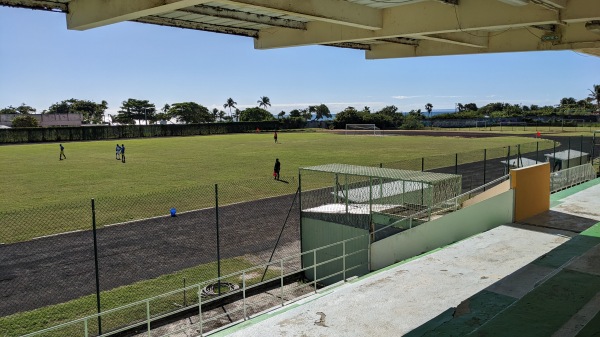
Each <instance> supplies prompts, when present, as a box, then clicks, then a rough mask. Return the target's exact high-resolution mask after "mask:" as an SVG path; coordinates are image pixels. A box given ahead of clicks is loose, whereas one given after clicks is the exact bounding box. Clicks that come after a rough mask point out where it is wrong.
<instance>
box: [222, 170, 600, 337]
mask: <svg viewBox="0 0 600 337" xmlns="http://www.w3.org/2000/svg"><path fill="white" fill-rule="evenodd" d="M584 188H585V189H584ZM597 195H600V185H599V184H598V182H595V183H593V184H589V185H588V186H584V187H581V186H580V187H576V188H575V189H573V190H572V192H571V193H562V194H555V195H553V205H555V206H554V207H553V208H552V209H551V211H549V212H547V213H545V214H541V215H539V216H537V217H534V218H532V219H528V220H527V221H525V222H524V223H521V224H511V225H505V226H500V227H498V228H495V229H493V230H490V231H487V232H485V233H481V234H479V235H476V236H473V237H471V238H468V239H466V240H463V241H461V242H458V243H456V244H454V245H451V246H448V247H445V248H444V249H441V250H438V251H435V252H433V253H431V254H428V255H425V256H422V257H420V258H417V259H415V260H412V261H410V262H406V263H398V264H395V265H393V266H390V267H388V268H386V269H384V270H382V271H378V272H376V273H372V274H369V275H366V276H364V277H362V278H360V279H357V280H354V281H352V282H348V283H346V284H343V285H342V286H338V287H333V288H329V289H324V290H322V292H321V293H319V294H317V295H314V296H311V297H308V298H305V299H303V300H301V301H299V302H297V303H295V304H293V305H290V306H286V307H283V308H280V309H278V310H275V311H273V312H270V313H267V314H264V315H261V316H258V317H256V318H254V319H251V320H249V321H247V322H244V323H241V324H238V325H236V326H233V327H231V328H229V329H226V330H223V331H219V332H216V333H214V334H212V336H261V337H262V336H399V335H404V334H407V333H410V332H411V331H413V333H411V335H415V336H416V335H427V333H426V332H423V333H421V332H419V331H418V330H419V329H423V327H427V326H428V325H432V324H433V323H435V322H436V320H438V321H439V320H442V318H444V317H446V318H445V319H444V320H445V321H449V320H452V319H453V318H456V317H457V316H460V314H459V311H460V310H459V309H460V308H464V307H465V303H468V301H469V299H471V300H472V301H473V303H474V302H475V299H476V298H477V296H482V295H481V294H484V295H485V296H487V297H485V298H492V297H494V296H496V297H498V301H499V303H500V302H502V301H504V302H502V303H504V304H502V305H504V306H505V307H503V308H502V309H501V313H502V314H504V315H500V314H498V315H499V317H500V318H499V319H495V317H496V315H497V314H494V315H492V316H493V317H494V320H492V321H491V323H490V324H487V323H486V324H487V325H486V324H483V328H482V330H483V332H482V333H483V334H474V335H481V336H483V335H485V333H486V332H485V331H486V329H488V330H490V329H491V330H490V331H498V330H494V329H497V326H500V327H502V329H504V330H506V331H509V332H506V334H505V335H507V336H508V335H509V333H514V331H513V332H510V331H511V330H510V329H506V326H502V324H505V325H506V324H511V325H515V324H516V322H514V321H515V320H518V319H520V318H519V317H521V316H523V315H522V314H519V312H518V310H517V309H519V304H521V303H522V302H523V301H521V302H519V299H521V298H523V297H525V296H530V297H531V296H532V294H533V293H535V292H534V291H532V290H533V289H535V288H536V287H538V286H539V285H540V284H544V283H546V282H549V283H548V284H549V285H548V287H550V286H552V287H556V285H554V284H550V283H551V282H552V281H554V280H555V279H558V278H559V277H558V276H556V275H557V274H558V273H560V272H562V271H563V269H568V270H567V271H568V272H570V273H575V274H577V273H580V274H581V275H587V276H589V277H596V276H598V275H600V262H599V261H600V258H599V257H600V256H599V255H600V245H598V244H597V241H589V240H587V241H582V242H583V243H581V242H579V241H577V240H571V238H576V239H578V238H579V237H583V236H580V235H579V236H578V234H579V233H580V232H582V231H584V230H586V229H587V228H589V227H590V226H592V225H594V224H595V223H596V222H597V221H600V202H598V201H596V200H595V198H594V196H597ZM546 223H548V224H550V226H544V224H546ZM596 227H597V226H596ZM583 238H586V237H583ZM594 239H598V238H595V237H594ZM580 241H581V240H580ZM568 244H570V246H569V247H567V246H568ZM586 245H587V246H586ZM583 246H584V248H581V247H583ZM565 247H567V248H565ZM534 261H535V262H534ZM532 262H534V263H532ZM561 275H562V274H560V275H559V276H561ZM577 275H579V274H577ZM592 279H593V280H596V279H595V278H592ZM548 280H550V281H548ZM568 283H569V282H565V281H563V284H564V286H565V287H568V286H569V284H568ZM575 283H576V282H575ZM588 283H589V282H588ZM593 283H595V281H594V282H593ZM599 283H600V282H599ZM593 286H595V285H593ZM542 288H543V287H540V289H542ZM595 292H596V288H593V287H592V288H590V289H588V293H589V294H591V295H589V294H588V295H589V296H592V298H591V299H587V298H585V299H581V298H580V299H578V300H580V301H584V302H585V303H583V304H585V305H584V306H583V307H581V308H580V307H577V308H576V309H577V310H575V309H573V310H575V311H576V313H575V314H573V315H572V317H571V316H570V315H569V313H567V314H568V315H569V317H571V318H570V319H566V321H565V322H564V324H563V323H562V321H561V322H559V323H557V324H558V325H557V326H556V327H546V328H547V329H551V331H556V332H555V333H554V335H556V336H576V335H577V333H578V332H579V331H580V330H581V329H582V328H583V326H585V323H586V322H589V321H590V320H591V319H592V317H593V316H594V315H596V314H597V313H598V311H599V308H600V298H599V297H600V295H598V294H597V293H595ZM542 295H543V294H542ZM543 297H544V296H541V298H543ZM579 297H581V296H579ZM537 298H538V299H537V302H540V305H541V306H542V308H543V306H544V303H541V302H542V300H540V299H539V298H540V295H539V294H538V296H537ZM554 300H558V301H559V302H558V303H563V302H560V301H564V300H565V299H564V298H559V299H554ZM567 300H568V299H567ZM484 302H485V301H484ZM461 303H462V304H461ZM514 303H517V304H516V305H515V304H514ZM502 305H499V306H502ZM513 305H514V306H515V308H516V309H515V310H513V311H515V312H516V313H511V310H508V309H512V306H513ZM527 305H529V303H527ZM521 306H522V305H521ZM464 310H466V311H469V310H470V309H469V308H468V304H467V305H466V309H464ZM538 310H541V309H538ZM562 314H563V315H564V313H562ZM511 315H512V316H511ZM504 316H506V317H504ZM503 318H504V321H502V319H503ZM490 319H491V318H490ZM543 319H544V320H548V317H543ZM455 320H456V319H455ZM506 320H508V321H506ZM432 322H433V323H432ZM506 322H508V323H506ZM433 325H435V326H436V327H438V328H439V327H443V324H442V323H435V324H433ZM464 325H465V324H464V323H463V326H464ZM533 326H534V327H535V325H533ZM418 328H419V329H418ZM415 329H416V330H415ZM427 329H429V328H427ZM432 329H435V327H434V328H431V329H430V330H429V332H431V331H432ZM502 329H501V330H502ZM425 330H426V329H425ZM425 330H424V331H425ZM452 330H453V331H454V332H453V333H449V334H448V333H446V334H445V333H443V332H440V333H439V334H431V335H442V336H446V335H457V332H456V331H459V330H457V328H456V327H453V328H452ZM465 331H472V328H471V327H468V329H467V330H465ZM543 331H544V330H543V329H542V330H539V331H538V335H540V333H546V332H543ZM417 332H419V333H417ZM487 333H489V331H488V332H487ZM523 333H525V330H523ZM535 333H536V330H534V329H533V328H532V330H530V331H529V332H528V334H523V335H528V336H529V335H535ZM599 333H600V332H599ZM541 335H542V336H543V335H544V334H541ZM577 336H579V335H577Z"/></svg>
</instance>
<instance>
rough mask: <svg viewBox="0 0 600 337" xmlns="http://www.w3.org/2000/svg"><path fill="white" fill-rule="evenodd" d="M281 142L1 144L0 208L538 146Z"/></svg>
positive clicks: (261, 138) (251, 137)
mask: <svg viewBox="0 0 600 337" xmlns="http://www.w3.org/2000/svg"><path fill="white" fill-rule="evenodd" d="M279 140H280V142H281V143H280V144H274V142H273V138H272V135H271V134H269V133H260V134H236V135H219V136H197V137H181V138H153V139H131V140H129V139H128V140H121V141H119V143H125V146H126V149H127V150H126V155H127V163H125V164H122V163H121V162H120V161H117V160H115V145H116V142H115V141H97V142H75V143H64V144H63V145H64V146H65V154H66V156H67V159H66V160H63V161H59V160H58V156H59V146H58V144H57V143H53V144H28V145H12V146H1V147H0V162H2V163H5V164H4V165H3V167H4V177H3V179H1V180H0V190H2V191H10V192H8V193H1V194H0V211H8V210H19V209H25V208H30V207H44V206H51V205H56V204H61V203H68V202H73V201H77V202H79V201H82V200H85V201H86V202H87V201H88V200H89V199H90V198H92V197H96V198H99V197H119V196H130V195H136V194H145V193H151V192H157V191H165V190H169V189H177V188H185V187H189V186H191V185H210V184H215V183H224V182H228V183H233V182H243V181H245V180H251V179H256V178H261V177H270V176H271V174H272V170H273V163H274V161H275V158H279V159H280V160H281V162H282V171H281V175H282V178H293V177H297V174H298V168H299V167H302V166H311V165H319V164H325V163H346V164H358V165H377V164H378V163H386V162H394V161H399V160H403V159H407V158H420V157H423V156H425V157H427V156H431V155H439V154H445V153H455V152H465V151H470V150H475V149H483V148H492V147H498V146H505V145H514V144H517V143H524V142H531V141H533V139H532V138H530V137H494V138H479V139H466V138H455V137H422V136H410V137H408V136H394V137H370V136H343V135H335V134H329V133H319V132H307V133H281V134H280V136H279Z"/></svg>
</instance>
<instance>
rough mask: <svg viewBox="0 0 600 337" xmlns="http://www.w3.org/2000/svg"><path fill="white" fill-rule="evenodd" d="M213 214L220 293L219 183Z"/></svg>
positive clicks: (216, 188) (216, 187)
mask: <svg viewBox="0 0 600 337" xmlns="http://www.w3.org/2000/svg"><path fill="white" fill-rule="evenodd" d="M215 215H216V221H215V223H216V227H217V287H218V288H219V295H221V243H220V240H219V185H218V184H215Z"/></svg>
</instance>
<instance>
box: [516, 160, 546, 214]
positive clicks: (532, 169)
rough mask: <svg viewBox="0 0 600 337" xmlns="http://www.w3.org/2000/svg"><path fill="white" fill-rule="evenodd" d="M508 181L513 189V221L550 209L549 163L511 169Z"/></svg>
mask: <svg viewBox="0 0 600 337" xmlns="http://www.w3.org/2000/svg"><path fill="white" fill-rule="evenodd" d="M510 181H511V188H512V189H513V190H514V191H515V219H514V221H515V222H517V221H522V220H525V219H527V218H529V217H532V216H534V215H536V214H539V213H542V212H544V211H547V210H549V209H550V163H541V164H537V165H533V166H528V167H523V168H519V169H513V170H511V171H510Z"/></svg>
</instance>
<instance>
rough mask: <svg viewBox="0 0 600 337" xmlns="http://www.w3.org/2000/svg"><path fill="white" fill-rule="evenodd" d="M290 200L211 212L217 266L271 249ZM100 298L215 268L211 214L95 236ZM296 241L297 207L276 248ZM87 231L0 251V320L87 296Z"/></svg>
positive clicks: (90, 259) (90, 267)
mask: <svg viewBox="0 0 600 337" xmlns="http://www.w3.org/2000/svg"><path fill="white" fill-rule="evenodd" d="M293 197H294V196H293V195H287V196H283V197H277V198H269V199H263V200H258V201H252V202H247V203H240V204H235V205H231V206H223V207H219V215H220V224H219V225H220V242H221V258H230V257H235V256H242V255H244V254H252V253H256V252H260V251H264V250H271V249H273V247H274V245H275V242H276V240H277V237H278V235H279V232H280V230H281V226H282V225H283V222H284V220H285V218H286V216H287V213H288V210H289V208H290V205H291V203H292V200H293ZM97 233H98V255H99V269H100V284H101V290H108V289H112V288H115V287H118V286H122V285H127V284H131V283H134V282H137V281H140V280H145V279H151V278H155V277H158V276H160V275H164V274H170V273H173V272H175V271H178V270H181V269H184V268H189V267H193V266H197V265H199V264H203V263H208V262H212V261H216V229H215V211H214V209H206V210H200V211H194V212H190V213H186V214H181V215H178V216H177V217H174V218H172V217H161V218H156V219H148V220H141V221H136V222H131V223H127V224H123V225H116V226H109V227H105V228H101V229H99V230H98V231H97ZM295 240H299V216H298V211H297V207H296V210H295V213H293V214H291V215H290V217H289V219H288V223H287V224H286V231H285V232H284V235H283V237H282V239H281V241H282V242H283V243H285V242H292V241H295ZM93 249H94V248H93V236H92V232H91V231H83V232H76V233H68V234H62V235H56V236H52V237H46V238H41V239H36V240H32V241H28V242H20V243H15V244H9V245H0V316H6V315H10V314H13V313H17V312H21V311H26V310H31V309H35V308H39V307H43V306H47V305H51V304H56V303H62V302H65V301H68V300H72V299H75V298H79V297H81V296H85V295H89V294H93V293H95V276H94V275H95V274H94V256H93V252H94V250H93Z"/></svg>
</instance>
